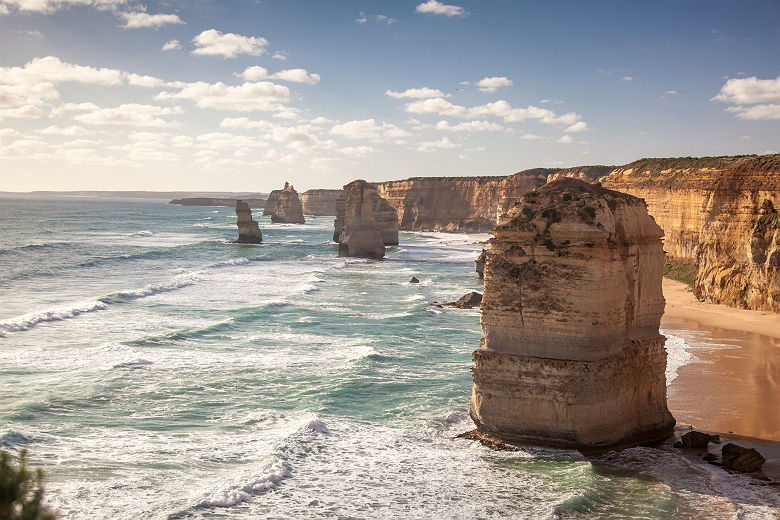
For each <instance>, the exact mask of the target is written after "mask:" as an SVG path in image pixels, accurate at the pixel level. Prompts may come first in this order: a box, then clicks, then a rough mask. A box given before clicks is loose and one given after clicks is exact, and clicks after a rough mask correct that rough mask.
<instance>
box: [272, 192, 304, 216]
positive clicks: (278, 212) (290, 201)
mask: <svg viewBox="0 0 780 520" xmlns="http://www.w3.org/2000/svg"><path fill="white" fill-rule="evenodd" d="M271 222H273V223H274V224H305V223H306V219H305V218H303V206H302V205H301V200H300V199H299V198H298V192H297V191H295V188H293V187H292V184H290V183H289V182H285V183H284V189H283V190H282V191H281V193H279V200H277V201H276V205H275V206H274V210H273V213H271Z"/></svg>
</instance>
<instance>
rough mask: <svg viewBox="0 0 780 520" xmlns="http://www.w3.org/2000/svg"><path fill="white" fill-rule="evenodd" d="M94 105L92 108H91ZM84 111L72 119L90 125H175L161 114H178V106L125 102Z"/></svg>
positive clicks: (179, 110)
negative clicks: (110, 106) (115, 105)
mask: <svg viewBox="0 0 780 520" xmlns="http://www.w3.org/2000/svg"><path fill="white" fill-rule="evenodd" d="M93 107H94V108H93ZM84 110H85V112H84V113H81V114H78V115H76V116H74V119H75V120H77V121H80V122H82V123H86V124H90V125H128V126H146V127H167V126H177V124H178V123H176V122H174V121H167V120H165V119H163V117H162V116H170V115H173V114H180V113H181V112H182V110H181V109H180V108H178V107H173V108H171V107H159V106H154V105H141V104H138V103H126V104H123V105H119V106H117V107H112V108H101V107H97V106H95V105H92V107H90V108H85V109H84Z"/></svg>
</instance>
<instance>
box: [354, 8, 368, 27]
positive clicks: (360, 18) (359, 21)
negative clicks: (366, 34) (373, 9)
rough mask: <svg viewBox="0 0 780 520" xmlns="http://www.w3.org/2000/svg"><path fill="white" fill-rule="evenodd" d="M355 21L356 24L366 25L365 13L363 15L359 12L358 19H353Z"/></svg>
mask: <svg viewBox="0 0 780 520" xmlns="http://www.w3.org/2000/svg"><path fill="white" fill-rule="evenodd" d="M355 21H356V22H357V23H361V24H362V23H366V22H367V21H368V17H367V16H366V13H364V12H363V11H360V14H359V15H358V17H357V18H355Z"/></svg>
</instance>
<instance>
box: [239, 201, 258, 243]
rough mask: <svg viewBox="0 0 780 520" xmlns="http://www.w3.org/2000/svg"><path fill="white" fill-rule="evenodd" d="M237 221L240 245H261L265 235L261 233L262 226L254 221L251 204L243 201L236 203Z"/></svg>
mask: <svg viewBox="0 0 780 520" xmlns="http://www.w3.org/2000/svg"><path fill="white" fill-rule="evenodd" d="M236 217H238V220H237V221H236V222H237V224H238V240H236V242H237V243H239V244H259V243H261V242H262V241H263V234H262V233H261V232H260V226H259V225H258V224H257V222H255V221H254V220H252V209H251V208H250V207H249V204H247V203H246V202H244V201H242V200H237V201H236Z"/></svg>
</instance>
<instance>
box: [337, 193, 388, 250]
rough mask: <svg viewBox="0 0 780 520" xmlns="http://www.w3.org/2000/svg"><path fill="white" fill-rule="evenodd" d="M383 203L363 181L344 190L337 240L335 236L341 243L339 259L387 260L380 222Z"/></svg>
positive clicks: (340, 199) (340, 200)
mask: <svg viewBox="0 0 780 520" xmlns="http://www.w3.org/2000/svg"><path fill="white" fill-rule="evenodd" d="M382 202H383V201H382V200H381V197H380V196H379V194H378V193H377V189H376V186H374V185H373V184H369V183H367V182H366V181H364V180H356V181H353V182H351V183H349V184H347V185H346V186H344V191H343V194H342V196H341V197H339V204H338V207H339V210H340V211H342V212H341V214H340V215H341V218H340V220H339V219H337V220H336V223H338V227H337V231H338V236H337V237H335V235H334V237H335V238H336V241H337V242H338V243H339V256H358V257H363V258H375V259H381V258H384V256H385V243H384V240H383V237H382V228H381V226H380V223H379V222H378V221H377V216H378V212H379V211H380V208H382V207H383V204H382ZM385 204H386V203H385ZM396 222H397V220H396ZM336 223H334V226H335V224H336ZM396 229H397V228H396ZM396 236H397V234H396ZM396 242H397V239H396Z"/></svg>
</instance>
